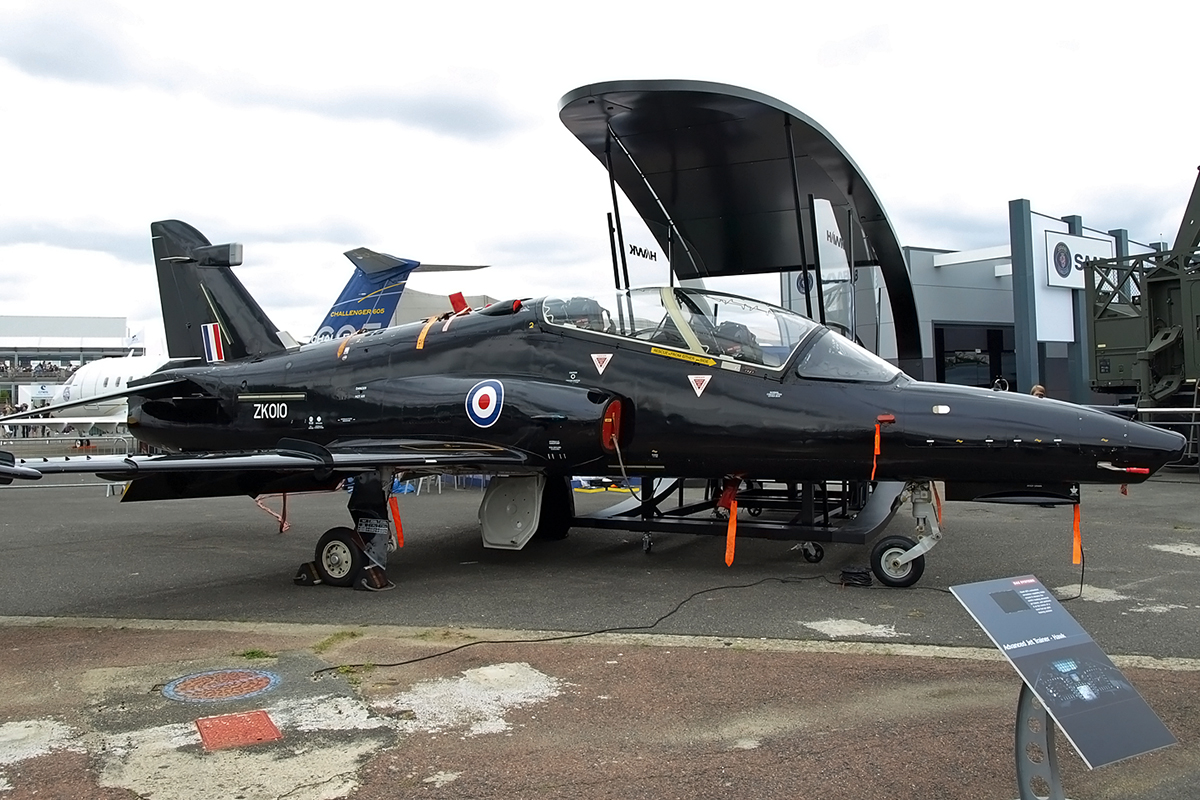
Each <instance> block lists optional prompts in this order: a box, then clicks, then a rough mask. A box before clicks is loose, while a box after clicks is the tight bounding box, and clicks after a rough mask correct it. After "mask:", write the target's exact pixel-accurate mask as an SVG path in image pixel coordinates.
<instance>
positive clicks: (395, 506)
mask: <svg viewBox="0 0 1200 800" xmlns="http://www.w3.org/2000/svg"><path fill="white" fill-rule="evenodd" d="M388 505H389V506H391V508H392V522H393V523H394V524H395V525H396V546H397V547H404V526H403V525H401V524H400V504H399V503H397V502H396V498H395V497H393V498H392V499H391V500H389V501H388Z"/></svg>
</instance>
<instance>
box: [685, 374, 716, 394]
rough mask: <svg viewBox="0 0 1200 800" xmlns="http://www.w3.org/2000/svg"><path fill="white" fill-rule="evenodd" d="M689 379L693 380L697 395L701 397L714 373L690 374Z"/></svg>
mask: <svg viewBox="0 0 1200 800" xmlns="http://www.w3.org/2000/svg"><path fill="white" fill-rule="evenodd" d="M688 380H689V381H691V382H692V388H693V389H695V390H696V397H699V396H700V395H702V394H704V389H705V388H706V387H707V386H708V382H709V381H711V380H712V375H688Z"/></svg>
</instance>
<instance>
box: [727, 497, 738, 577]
mask: <svg viewBox="0 0 1200 800" xmlns="http://www.w3.org/2000/svg"><path fill="white" fill-rule="evenodd" d="M736 540H737V500H732V501H730V503H729V526H728V527H727V528H725V566H727V567H732V566H733V545H734V542H735V541H736Z"/></svg>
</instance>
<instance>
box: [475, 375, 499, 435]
mask: <svg viewBox="0 0 1200 800" xmlns="http://www.w3.org/2000/svg"><path fill="white" fill-rule="evenodd" d="M503 407H504V384H503V383H501V382H500V381H494V380H487V381H480V382H479V383H477V384H475V385H474V386H473V387H471V391H469V392H467V416H468V417H470V418H471V422H474V423H475V424H476V425H478V426H479V427H481V428H490V427H491V426H492V425H493V424H495V422H496V420H498V419H500V409H501V408H503Z"/></svg>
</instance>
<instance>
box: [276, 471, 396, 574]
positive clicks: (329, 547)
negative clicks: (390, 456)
mask: <svg viewBox="0 0 1200 800" xmlns="http://www.w3.org/2000/svg"><path fill="white" fill-rule="evenodd" d="M385 478H386V479H387V485H388V487H389V488H390V485H391V480H390V476H387V475H384V474H382V471H380V472H364V473H362V474H361V475H359V476H357V477H356V478H355V479H354V489H353V491H351V493H350V500H349V502H348V503H347V504H346V507H347V508H348V509H349V510H350V516H351V518H352V519H353V520H354V527H353V528H346V527H337V528H330V529H329V530H327V531H325V533H324V534H323V535H322V536H321V538H320V540H319V541H318V542H317V550H316V554H315V556H314V558H313V560H312V561H309V562H306V563H304V564H301V565H300V570H299V572H297V573H296V577H295V579H294V580H295V582H296V583H298V584H301V585H306V586H312V585H315V584H318V583H327V584H329V585H330V586H353V587H354V588H355V589H364V590H367V591H371V592H382V591H385V590H387V589H392V588H394V587H395V584H394V583H392V582H391V581H389V580H388V577H387V557H388V553H389V552H390V551H391V549H392V546H393V544H394V542H395V540H394V539H393V538H392V535H391V529H390V528H389V527H388V511H387V508H388V504H387V501H388V492H387V491H385V489H384V485H385V484H384V479H385Z"/></svg>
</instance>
